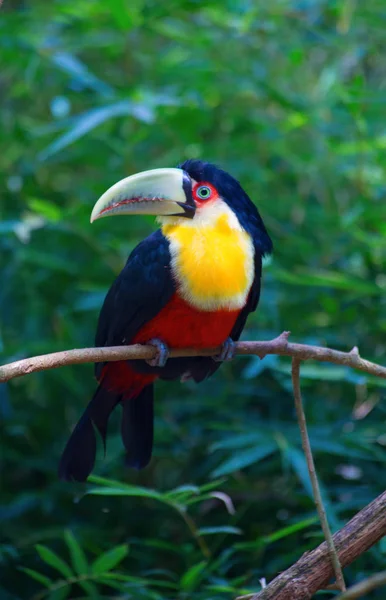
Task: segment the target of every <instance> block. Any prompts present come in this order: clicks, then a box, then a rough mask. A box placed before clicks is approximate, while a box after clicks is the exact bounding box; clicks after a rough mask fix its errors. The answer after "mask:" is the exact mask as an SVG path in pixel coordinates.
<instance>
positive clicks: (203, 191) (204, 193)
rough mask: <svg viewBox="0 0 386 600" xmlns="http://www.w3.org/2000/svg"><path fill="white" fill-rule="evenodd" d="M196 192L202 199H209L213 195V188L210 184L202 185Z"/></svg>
mask: <svg viewBox="0 0 386 600" xmlns="http://www.w3.org/2000/svg"><path fill="white" fill-rule="evenodd" d="M196 194H197V196H198V198H200V199H201V200H209V198H210V197H211V196H212V190H211V188H210V187H209V186H208V185H200V186H199V187H198V188H197V190H196Z"/></svg>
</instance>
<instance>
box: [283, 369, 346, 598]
mask: <svg viewBox="0 0 386 600" xmlns="http://www.w3.org/2000/svg"><path fill="white" fill-rule="evenodd" d="M292 385H293V388H294V398H295V408H296V414H297V417H298V423H299V429H300V436H301V439H302V446H303V450H304V454H305V456H306V460H307V467H308V473H309V475H310V479H311V485H312V491H313V494H314V500H315V504H316V508H317V511H318V515H319V519H320V524H321V526H322V530H323V534H324V538H325V540H326V542H327V547H328V552H329V554H330V558H331V563H332V566H333V569H334V573H335V578H336V582H337V584H338V586H339V589H340V590H341V591H342V592H343V591H345V589H346V585H345V582H344V577H343V573H342V568H341V566H340V562H339V557H338V554H337V551H336V548H335V545H334V539H333V537H332V533H331V529H330V526H329V524H328V520H327V515H326V509H325V507H324V504H323V499H322V494H321V493H320V487H319V481H318V476H317V474H316V469H315V463H314V457H313V456H312V449H311V444H310V438H309V436H308V431H307V422H306V416H305V414H304V409H303V401H302V394H301V390H300V361H299V359H297V358H293V359H292Z"/></svg>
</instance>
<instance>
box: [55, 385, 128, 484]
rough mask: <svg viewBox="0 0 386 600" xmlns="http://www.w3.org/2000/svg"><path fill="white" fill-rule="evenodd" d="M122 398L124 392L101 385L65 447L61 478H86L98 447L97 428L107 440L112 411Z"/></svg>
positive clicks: (72, 479)
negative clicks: (119, 393)
mask: <svg viewBox="0 0 386 600" xmlns="http://www.w3.org/2000/svg"><path fill="white" fill-rule="evenodd" d="M120 401H121V395H117V394H114V392H109V391H108V390H106V389H104V388H103V387H102V386H101V385H99V387H98V388H97V390H96V392H95V394H94V396H93V397H92V400H91V401H90V403H89V405H88V406H87V408H86V410H85V411H84V413H83V415H82V416H81V418H80V419H79V421H78V423H77V425H76V427H75V429H74V431H73V432H72V434H71V437H70V439H69V440H68V442H67V444H66V447H65V449H64V451H63V454H62V458H61V459H60V464H59V477H60V478H61V479H64V480H66V481H85V480H86V479H87V477H88V476H89V475H90V473H91V471H92V470H93V468H94V463H95V456H96V449H97V443H96V435H95V429H94V428H95V427H96V428H97V430H98V431H99V433H100V435H101V437H102V439H103V443H104V444H105V443H106V434H107V423H108V420H109V417H110V414H111V413H112V411H113V410H114V408H115V407H116V405H117V404H118V403H119V402H120Z"/></svg>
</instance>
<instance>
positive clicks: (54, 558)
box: [35, 544, 74, 579]
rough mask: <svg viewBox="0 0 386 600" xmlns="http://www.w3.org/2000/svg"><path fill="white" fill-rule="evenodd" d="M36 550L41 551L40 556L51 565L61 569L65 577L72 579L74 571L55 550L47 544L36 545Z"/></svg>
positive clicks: (60, 571)
mask: <svg viewBox="0 0 386 600" xmlns="http://www.w3.org/2000/svg"><path fill="white" fill-rule="evenodd" d="M35 548H36V550H37V551H38V553H39V556H40V558H41V559H42V560H43V561H44V562H45V563H46V564H47V565H49V566H50V567H52V568H53V569H55V570H56V571H59V573H61V575H63V577H65V578H66V579H71V578H72V577H74V573H73V572H72V571H71V569H70V567H69V566H68V565H67V563H66V562H64V560H63V559H61V558H60V557H59V556H58V555H57V554H55V552H53V551H52V550H50V549H49V548H47V546H43V545H42V544H37V545H36V546H35Z"/></svg>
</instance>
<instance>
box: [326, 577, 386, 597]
mask: <svg viewBox="0 0 386 600" xmlns="http://www.w3.org/2000/svg"><path fill="white" fill-rule="evenodd" d="M383 586H386V571H382V572H381V573H377V574H376V575H372V576H371V577H369V578H368V579H365V580H364V581H360V582H359V583H357V584H356V585H353V586H352V587H350V588H349V589H348V590H347V592H345V593H344V594H341V595H340V596H337V597H336V600H356V599H357V598H364V597H365V596H364V595H365V594H368V593H369V592H372V591H373V590H376V589H377V588H380V587H383Z"/></svg>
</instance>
